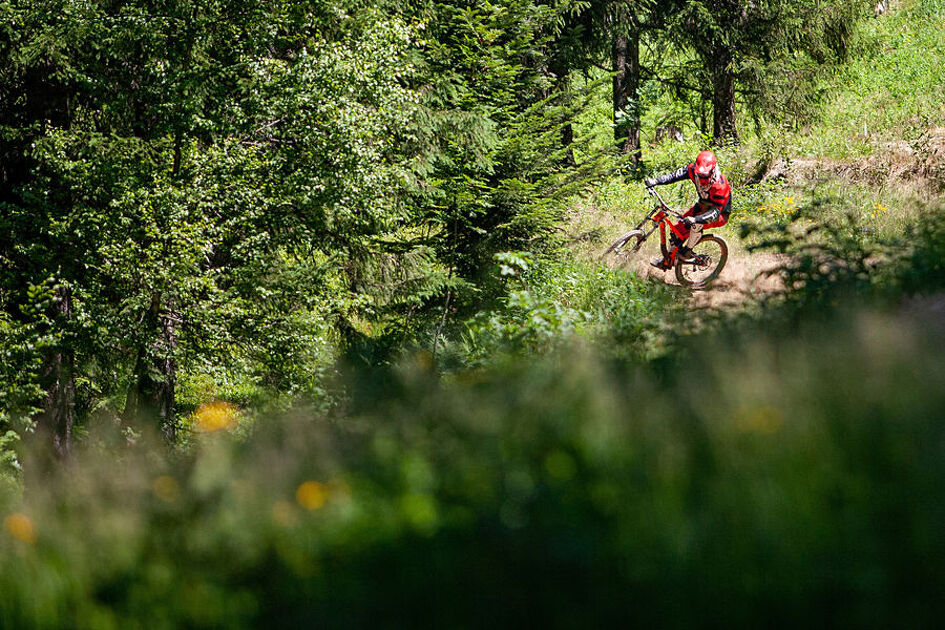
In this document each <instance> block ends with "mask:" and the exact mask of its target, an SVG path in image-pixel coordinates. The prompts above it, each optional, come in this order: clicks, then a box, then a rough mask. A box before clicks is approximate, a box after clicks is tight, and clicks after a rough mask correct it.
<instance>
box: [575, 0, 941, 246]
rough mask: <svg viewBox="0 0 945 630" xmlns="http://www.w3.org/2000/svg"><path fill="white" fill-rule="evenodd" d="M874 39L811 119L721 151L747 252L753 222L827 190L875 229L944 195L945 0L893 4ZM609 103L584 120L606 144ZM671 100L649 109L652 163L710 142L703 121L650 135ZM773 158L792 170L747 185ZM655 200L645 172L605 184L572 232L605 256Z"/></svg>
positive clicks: (688, 155)
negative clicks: (701, 130)
mask: <svg viewBox="0 0 945 630" xmlns="http://www.w3.org/2000/svg"><path fill="white" fill-rule="evenodd" d="M863 40H864V45H863V50H862V52H861V53H860V55H859V56H858V57H856V58H855V59H854V60H853V61H852V62H851V63H850V64H848V65H847V66H846V67H844V68H843V69H842V70H839V71H838V72H837V73H836V74H835V75H834V76H833V77H831V78H830V79H828V85H827V89H826V94H828V98H827V100H826V101H825V103H824V104H823V107H822V110H821V111H820V112H819V114H818V115H817V117H816V119H815V120H813V121H812V123H811V124H810V125H809V126H808V127H805V128H804V129H802V130H780V129H777V128H773V127H769V128H767V129H764V130H762V131H761V133H760V134H759V133H746V134H745V135H744V137H743V143H742V145H741V146H740V147H738V148H737V149H735V150H729V149H721V150H719V151H718V153H719V157H720V161H721V163H722V164H723V168H724V169H725V171H726V173H727V174H728V175H729V179H730V180H731V181H732V182H733V183H734V184H735V186H736V190H735V197H734V214H733V218H732V220H731V222H730V224H729V225H728V226H726V227H725V228H723V229H722V230H721V233H722V234H723V235H724V236H725V237H727V238H728V239H729V241H730V243H732V244H733V245H734V246H735V247H734V248H735V254H736V255H744V254H745V250H744V248H743V244H742V243H741V242H740V239H739V238H738V234H739V232H740V230H741V228H742V226H743V225H744V224H745V223H749V224H751V225H752V226H755V227H764V226H770V225H774V224H778V223H783V222H784V221H785V220H786V217H787V215H789V214H790V213H791V212H792V211H793V210H795V209H796V208H798V207H801V206H807V205H810V204H811V203H812V202H813V201H814V200H819V201H823V200H827V203H823V204H819V208H818V212H821V213H823V218H824V219H825V220H826V219H828V218H838V217H840V216H843V215H846V214H852V215H853V216H855V217H857V218H858V220H860V221H861V222H863V223H864V224H865V225H868V227H869V229H872V230H875V231H876V232H878V233H879V234H882V235H884V236H896V235H899V234H902V233H903V231H904V229H905V228H906V226H907V225H908V224H909V223H911V222H912V221H913V220H914V218H915V216H916V214H917V213H919V212H922V211H924V209H925V208H927V207H928V205H929V203H930V202H931V201H933V200H934V199H935V198H937V197H938V196H939V192H940V188H939V186H940V183H941V182H939V181H929V180H930V178H937V177H940V176H941V170H938V171H935V169H934V168H931V169H930V168H929V166H928V164H926V163H927V162H932V163H934V161H935V158H936V151H941V149H942V148H943V147H945V136H943V135H942V133H941V129H942V127H945V2H942V1H941V0H903V1H902V2H900V3H898V4H897V5H896V6H895V7H894V9H893V11H892V12H891V13H890V14H888V15H886V16H883V17H881V18H879V19H875V20H869V21H868V22H867V24H866V25H865V26H864V28H863ZM601 102H602V103H603V105H601V106H600V107H598V108H596V109H595V110H593V111H591V112H589V113H588V116H587V118H585V119H584V120H583V121H581V123H580V124H579V125H577V131H578V133H579V134H580V133H584V134H592V135H594V136H595V142H593V143H592V146H603V144H604V143H605V142H606V141H607V138H608V137H609V134H610V129H609V121H608V119H607V117H608V115H609V112H608V111H607V108H606V94H603V93H602V95H601ZM671 109H672V107H671V106H670V105H667V104H666V103H660V102H657V103H655V104H654V106H653V108H652V109H651V111H649V112H648V113H647V115H646V117H645V119H644V125H645V128H644V138H645V146H644V150H643V153H644V161H645V163H646V165H647V169H648V171H649V172H664V171H665V170H668V169H670V168H674V167H675V166H676V165H678V164H682V163H685V162H687V161H689V160H691V159H692V156H693V155H694V154H695V153H696V152H697V151H698V150H700V149H701V148H704V140H703V139H701V138H699V137H698V134H697V132H696V131H695V129H694V127H692V126H690V127H689V128H687V129H686V131H687V134H688V135H689V137H690V138H693V137H695V139H690V140H689V141H687V142H686V143H682V144H679V143H672V142H664V143H663V144H661V145H654V144H650V143H648V142H646V139H647V138H651V137H652V134H653V132H654V127H655V125H656V124H657V123H658V121H660V120H663V119H666V118H667V117H673V116H675V114H674V113H673V112H672V111H671ZM941 152H942V154H943V155H942V156H939V158H940V160H941V159H942V158H943V157H945V151H941ZM764 156H768V157H770V158H772V159H773V160H774V163H775V165H776V168H777V169H778V170H779V171H781V172H783V174H784V175H785V177H784V178H783V179H779V180H777V181H770V182H767V183H765V184H763V185H755V186H747V185H746V184H745V183H746V181H748V179H749V177H750V176H751V175H752V174H754V173H755V172H756V170H757V166H758V163H759V160H760V159H762V158H763V157H764ZM942 181H945V178H943V179H942ZM667 192H668V195H667V197H668V199H669V200H671V203H673V204H675V205H677V206H680V207H684V206H685V205H686V204H688V203H689V202H690V201H691V198H692V194H691V193H692V191H691V189H690V187H686V186H684V185H679V186H676V187H674V188H673V189H670V190H669V191H667ZM648 205H649V204H648V201H647V199H646V197H645V195H644V193H643V189H642V186H641V185H640V183H639V182H638V181H636V180H628V181H619V180H612V181H608V182H605V183H603V184H602V185H600V186H599V187H598V188H597V189H596V190H595V191H593V193H592V194H590V195H588V196H587V197H585V198H584V199H582V200H580V201H579V202H578V203H577V204H576V205H575V207H574V209H573V211H572V214H571V222H570V224H569V225H568V226H567V231H568V233H569V234H570V235H571V236H572V238H573V239H574V246H573V250H574V252H575V253H576V255H577V256H578V257H579V258H585V259H593V257H594V256H595V255H596V254H597V253H599V252H600V251H601V250H602V249H603V248H604V247H606V244H607V243H609V242H610V240H612V239H613V238H614V237H616V236H617V235H619V234H620V233H621V232H623V231H624V230H625V229H628V226H632V225H634V224H636V222H637V221H638V220H639V217H640V216H641V215H642V214H643V212H645V209H646V208H647V207H648ZM815 219H816V217H815Z"/></svg>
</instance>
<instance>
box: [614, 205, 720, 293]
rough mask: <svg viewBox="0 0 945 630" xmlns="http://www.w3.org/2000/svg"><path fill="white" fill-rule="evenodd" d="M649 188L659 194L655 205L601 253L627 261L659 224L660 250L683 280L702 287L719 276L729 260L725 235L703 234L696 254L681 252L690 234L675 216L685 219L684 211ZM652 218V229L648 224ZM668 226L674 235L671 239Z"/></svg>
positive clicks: (615, 259) (622, 262) (695, 286)
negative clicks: (680, 228) (687, 254)
mask: <svg viewBox="0 0 945 630" xmlns="http://www.w3.org/2000/svg"><path fill="white" fill-rule="evenodd" d="M646 191H647V192H648V193H650V195H652V196H653V197H655V198H656V207H654V208H653V209H652V210H651V211H650V212H649V213H648V214H647V215H646V216H645V217H644V218H643V220H642V221H640V224H639V225H637V226H636V227H635V228H633V229H632V230H630V231H629V232H627V233H626V234H623V235H622V236H621V237H620V238H618V239H617V240H616V241H614V242H613V243H612V244H611V246H610V247H608V248H607V250H606V251H605V252H604V253H603V254H602V255H601V257H602V258H605V259H607V258H609V259H612V260H613V262H615V263H617V264H618V265H622V264H626V263H627V262H629V261H630V260H631V259H633V258H634V257H635V255H636V254H638V253H639V252H640V248H641V246H642V245H643V243H644V241H646V239H647V238H649V236H650V235H651V234H653V232H655V231H656V229H657V228H659V231H660V251H661V252H662V254H663V258H664V259H666V260H669V261H670V267H671V268H673V269H675V271H676V279H677V280H678V281H679V284H681V285H683V286H686V287H690V288H692V289H702V288H704V287H706V286H708V285H709V283H711V282H712V281H713V280H715V279H716V278H717V277H718V275H719V274H720V273H722V269H723V268H724V267H725V262H726V261H727V260H728V243H726V242H725V239H724V238H722V237H721V236H716V235H715V234H703V235H702V239H700V240H699V242H698V243H696V246H695V247H693V248H692V255H691V256H689V257H687V258H682V257H681V256H678V254H679V248H680V246H681V245H682V244H683V243H685V241H686V236H688V235H686V236H684V233H683V232H681V231H680V230H678V229H677V228H676V226H675V225H673V218H674V217H675V218H676V219H682V218H683V215H681V214H680V213H679V212H677V211H675V210H673V209H672V208H670V207H669V206H668V205H667V204H666V202H665V201H663V198H662V197H660V194H659V193H658V192H656V191H655V190H653V189H652V188H647V189H646ZM648 222H652V223H653V225H652V226H651V227H649V229H648V230H646V229H644V227H643V226H644V225H646V224H647V223H648ZM667 229H668V230H669V233H670V237H669V239H668V240H667Z"/></svg>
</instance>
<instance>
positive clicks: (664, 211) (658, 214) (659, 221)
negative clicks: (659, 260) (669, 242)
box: [633, 188, 686, 262]
mask: <svg viewBox="0 0 945 630" xmlns="http://www.w3.org/2000/svg"><path fill="white" fill-rule="evenodd" d="M646 192H648V193H650V194H651V195H653V196H654V197H656V199H657V202H658V205H657V206H656V207H655V208H653V209H652V210H650V212H649V213H648V214H647V215H646V216H645V217H643V220H642V221H640V223H639V224H638V225H637V226H636V227H635V228H633V229H635V230H641V231H643V238H642V239H640V242H641V243H642V242H643V241H645V240H646V239H648V238H649V237H650V234H652V233H653V232H654V231H656V228H659V230H660V251H661V252H662V253H663V257H664V258H670V261H671V262H672V261H673V259H674V258H675V256H676V251H677V250H678V249H679V248H678V247H674V248H673V251H672V252H670V250H669V248H667V247H666V228H667V227H669V229H670V230H671V231H672V233H673V234H675V235H676V237H677V238H678V239H679V240H680V241H685V240H686V236H685V235H684V234H683V233H682V232H680V231H679V230H678V229H676V226H675V225H673V223H672V222H671V221H670V220H669V216H670V215H672V216H674V217H676V218H677V219H682V218H683V216H682V215H681V214H679V213H678V212H676V211H675V210H673V209H672V208H670V207H669V205H668V204H667V203H666V202H665V201H663V198H662V197H660V194H659V193H658V192H656V191H655V190H653V189H652V188H647V189H646ZM647 221H652V222H653V227H651V228H650V229H649V231H644V230H643V229H642V228H643V225H644V224H645V223H646V222H647ZM670 254H672V257H670Z"/></svg>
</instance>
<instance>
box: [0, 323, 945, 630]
mask: <svg viewBox="0 0 945 630" xmlns="http://www.w3.org/2000/svg"><path fill="white" fill-rule="evenodd" d="M733 337H734V339H733V338H730V339H727V340H724V343H723V340H721V339H719V338H718V337H693V338H690V339H688V340H687V343H686V344H685V347H686V350H685V351H684V352H681V353H679V354H678V355H675V356H674V357H673V358H672V359H669V360H667V361H664V362H661V363H659V364H658V365H657V366H656V367H653V366H652V365H651V366H643V365H640V364H633V363H628V362H625V361H619V360H614V361H606V360H601V358H600V356H599V354H598V353H596V352H592V351H589V350H588V349H587V348H582V347H573V348H569V349H568V350H567V352H565V353H562V354H559V355H556V356H553V357H548V358H546V359H542V360H531V361H525V360H521V359H518V360H512V361H510V362H509V363H508V364H507V365H505V366H504V367H501V368H492V369H489V370H484V371H470V372H464V373H459V374H456V375H455V376H454V377H452V378H449V379H445V380H444V379H442V378H440V377H439V376H438V375H437V374H436V373H435V372H434V371H433V370H432V369H431V368H432V365H431V363H430V357H429V356H428V355H425V354H422V353H421V354H418V355H416V356H415V357H413V359H412V360H408V361H405V362H404V363H403V364H402V365H400V366H399V367H397V368H396V369H395V370H393V371H392V372H391V373H389V374H387V378H386V379H385V380H384V381H383V382H382V381H380V380H378V381H375V382H371V383H370V385H371V386H372V387H373V388H375V396H374V398H373V400H366V399H362V401H361V405H360V406H359V409H357V410H352V411H351V412H350V413H346V414H343V415H339V416H324V415H321V414H318V413H306V412H305V411H303V410H296V411H294V412H292V413H291V414H288V415H287V416H285V417H280V418H269V419H267V420H265V421H263V420H260V421H257V423H256V424H255V425H254V426H253V427H252V436H251V437H249V438H248V439H238V438H235V437H234V436H233V435H232V434H231V433H229V432H227V431H225V430H219V431H215V430H214V429H216V428H218V427H221V426H226V424H227V421H228V420H230V419H231V418H228V416H227V414H231V413H233V410H232V409H229V410H228V409H226V408H216V409H214V408H207V409H205V410H204V411H203V412H202V413H204V414H206V415H207V417H206V418H204V419H203V420H202V421H203V422H204V423H205V431H206V432H204V433H200V434H197V435H195V436H194V438H193V441H192V443H191V446H190V448H188V449H187V450H186V451H183V452H182V451H176V452H174V453H173V454H167V453H166V452H165V451H164V449H165V447H163V446H161V445H160V443H159V442H158V443H152V442H150V441H149V440H147V439H144V438H141V439H139V440H137V441H136V442H135V443H134V444H126V443H125V441H124V438H123V437H121V436H119V435H116V434H115V433H114V431H113V430H110V429H111V428H110V427H108V426H100V427H96V428H95V429H94V430H92V431H90V435H89V438H88V439H87V440H86V441H85V443H84V446H83V448H82V450H81V452H80V453H79V454H78V455H77V457H76V459H75V461H74V462H72V463H71V464H70V465H69V466H67V467H62V468H59V469H56V470H55V471H54V472H53V473H52V474H51V475H47V476H43V477H36V478H34V479H30V478H29V477H28V478H27V480H26V490H25V492H26V496H25V498H24V499H23V500H22V501H18V500H16V498H15V496H14V495H13V494H11V495H7V496H6V498H5V499H4V503H3V505H2V508H0V509H2V513H3V514H5V515H6V516H5V520H4V524H3V525H4V530H5V531H4V535H3V536H0V554H2V557H3V559H4V560H3V565H2V569H0V618H2V619H3V621H4V627H11V628H12V627H17V628H33V627H37V628H38V627H78V628H134V627H141V628H179V627H221V626H222V627H304V626H309V625H319V626H322V625H328V626H341V627H352V626H355V627H364V626H371V627H374V626H377V625H382V626H417V625H429V626H435V627H444V626H449V627H456V626H460V627H465V626H482V625H487V624H489V625H496V624H498V625H503V626H512V625H516V626H519V625H539V626H552V627H574V626H585V625H605V624H608V625H609V624H614V623H626V622H639V623H646V624H654V625H660V626H670V627H692V626H719V625H730V624H734V625H758V624H765V625H767V624H769V623H772V622H774V623H775V624H776V625H784V626H796V625H801V624H806V623H815V624H829V625H841V626H860V627H862V626H876V627H889V626H910V627H914V626H924V625H932V624H934V622H935V620H937V619H939V618H940V617H941V615H942V613H943V612H945V611H943V606H945V604H943V602H942V599H941V597H940V593H941V588H940V587H941V585H942V584H943V583H945V543H943V541H942V537H941V535H940V532H941V530H942V526H943V524H945V505H943V504H942V502H941V501H940V500H938V495H939V493H940V491H941V487H942V485H943V483H945V424H943V423H942V418H943V417H945V391H943V390H942V388H941V387H939V384H940V383H942V382H943V379H945V365H943V362H942V361H941V359H940V357H939V356H938V354H937V353H936V352H933V351H930V348H936V347H941V344H942V343H943V342H945V327H943V323H942V320H941V318H940V317H939V318H938V319H936V320H927V319H924V318H923V316H921V315H909V314H902V313H895V312H882V311H878V310H870V309H866V310H861V311H859V312H851V311H846V310H844V311H843V314H842V316H840V317H837V318H836V319H833V320H832V321H831V322H830V323H829V324H824V325H817V326H810V327H805V328H802V329H800V330H798V331H796V333H794V334H791V335H784V336H782V337H780V338H776V339H773V338H770V337H769V338H765V337H764V336H761V335H754V334H744V335H733ZM214 414H216V415H214Z"/></svg>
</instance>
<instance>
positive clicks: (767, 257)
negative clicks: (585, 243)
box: [623, 243, 787, 309]
mask: <svg viewBox="0 0 945 630" xmlns="http://www.w3.org/2000/svg"><path fill="white" fill-rule="evenodd" d="M739 249H740V248H739ZM658 254H659V250H658V249H656V248H655V247H653V246H651V244H650V243H646V244H645V245H644V251H643V252H640V253H639V254H636V255H634V256H633V257H632V259H631V260H629V261H627V262H626V263H625V266H624V267H623V268H624V269H625V270H626V271H628V272H630V273H634V274H636V275H638V276H640V277H641V278H643V279H644V280H647V281H650V282H665V283H667V284H674V285H675V284H678V283H677V282H676V277H675V275H674V273H673V271H672V270H668V271H659V270H658V269H656V268H654V267H652V266H650V260H653V259H655V258H658V257H659V256H658ZM786 260H787V258H786V256H784V255H783V254H772V253H754V254H750V253H748V252H746V251H744V250H736V251H730V253H729V258H728V262H727V263H726V265H725V268H724V269H723V270H722V273H721V275H720V276H719V277H718V278H716V279H715V281H714V282H713V283H712V284H711V285H710V286H709V287H708V288H706V289H703V290H699V291H693V292H692V297H691V298H690V301H691V304H692V307H693V308H696V309H702V308H705V309H715V308H727V307H733V306H739V305H742V304H744V303H746V302H749V301H751V300H754V299H757V298H759V297H763V296H765V295H769V294H771V293H774V292H777V291H780V290H781V289H782V288H783V285H782V283H781V280H780V278H778V277H777V276H766V275H765V272H767V271H771V270H773V269H775V268H777V267H778V266H779V265H782V264H784V262H785V261H786Z"/></svg>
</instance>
